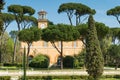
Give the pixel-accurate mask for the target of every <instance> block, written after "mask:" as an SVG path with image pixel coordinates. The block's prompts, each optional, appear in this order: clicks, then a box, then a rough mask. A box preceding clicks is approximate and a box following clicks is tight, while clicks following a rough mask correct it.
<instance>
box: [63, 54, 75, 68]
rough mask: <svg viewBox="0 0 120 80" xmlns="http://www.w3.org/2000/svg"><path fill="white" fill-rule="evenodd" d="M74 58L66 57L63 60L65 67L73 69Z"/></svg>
mask: <svg viewBox="0 0 120 80" xmlns="http://www.w3.org/2000/svg"><path fill="white" fill-rule="evenodd" d="M73 63H74V58H73V57H72V56H65V57H64V58H63V67H65V68H73Z"/></svg>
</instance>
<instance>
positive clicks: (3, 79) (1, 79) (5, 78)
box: [0, 76, 10, 80]
mask: <svg viewBox="0 0 120 80" xmlns="http://www.w3.org/2000/svg"><path fill="white" fill-rule="evenodd" d="M0 80H10V76H0Z"/></svg>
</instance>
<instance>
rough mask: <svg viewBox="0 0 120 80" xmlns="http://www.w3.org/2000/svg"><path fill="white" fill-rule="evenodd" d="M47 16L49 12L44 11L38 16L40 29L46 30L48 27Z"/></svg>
mask: <svg viewBox="0 0 120 80" xmlns="http://www.w3.org/2000/svg"><path fill="white" fill-rule="evenodd" d="M46 14H47V12H46V11H44V10H42V11H40V12H38V15H39V17H38V28H41V29H43V28H46V27H47V26H48V20H47V18H46Z"/></svg>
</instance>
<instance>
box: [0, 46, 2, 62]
mask: <svg viewBox="0 0 120 80" xmlns="http://www.w3.org/2000/svg"><path fill="white" fill-rule="evenodd" d="M1 62H2V51H1V48H0V64H1Z"/></svg>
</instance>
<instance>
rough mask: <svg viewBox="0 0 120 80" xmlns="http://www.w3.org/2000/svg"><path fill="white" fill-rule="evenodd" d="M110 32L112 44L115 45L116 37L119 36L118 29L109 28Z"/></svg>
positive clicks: (119, 30) (119, 29)
mask: <svg viewBox="0 0 120 80" xmlns="http://www.w3.org/2000/svg"><path fill="white" fill-rule="evenodd" d="M110 31H111V36H112V42H113V43H114V44H115V43H116V40H117V39H118V37H119V36H118V35H119V32H120V28H117V27H116V28H110Z"/></svg>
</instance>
